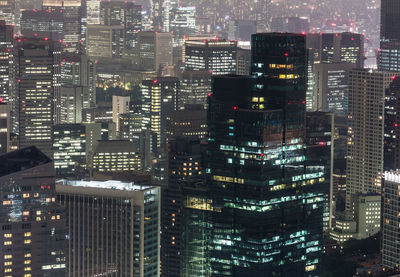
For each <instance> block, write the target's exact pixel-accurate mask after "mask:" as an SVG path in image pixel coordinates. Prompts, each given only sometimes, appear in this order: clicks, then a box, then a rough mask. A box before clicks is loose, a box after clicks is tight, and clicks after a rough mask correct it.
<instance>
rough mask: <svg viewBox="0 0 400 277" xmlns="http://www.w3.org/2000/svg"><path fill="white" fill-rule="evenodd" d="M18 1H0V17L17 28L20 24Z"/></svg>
mask: <svg viewBox="0 0 400 277" xmlns="http://www.w3.org/2000/svg"><path fill="white" fill-rule="evenodd" d="M19 4H20V3H19V2H18V1H15V0H6V1H2V2H1V3H0V18H1V19H2V20H4V21H5V22H6V24H7V25H10V26H15V28H16V30H19V26H20V17H21V12H20V8H19V7H20V5H19Z"/></svg>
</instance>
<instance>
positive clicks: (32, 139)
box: [17, 39, 61, 157]
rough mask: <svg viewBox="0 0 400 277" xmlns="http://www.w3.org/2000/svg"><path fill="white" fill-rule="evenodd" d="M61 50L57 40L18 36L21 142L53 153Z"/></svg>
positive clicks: (25, 145) (49, 153)
mask: <svg viewBox="0 0 400 277" xmlns="http://www.w3.org/2000/svg"><path fill="white" fill-rule="evenodd" d="M60 63H61V50H60V46H59V44H58V43H57V42H51V41H49V40H44V39H18V44H17V80H18V83H17V91H18V97H19V104H18V106H19V146H20V148H24V147H27V146H31V145H35V146H36V147H37V148H38V149H39V150H40V151H42V152H43V153H45V154H46V155H48V156H50V157H52V156H53V155H52V150H53V149H52V146H53V141H52V127H53V124H54V99H55V95H58V92H59V90H60V75H61V74H60Z"/></svg>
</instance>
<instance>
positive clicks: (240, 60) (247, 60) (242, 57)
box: [236, 48, 251, 75]
mask: <svg viewBox="0 0 400 277" xmlns="http://www.w3.org/2000/svg"><path fill="white" fill-rule="evenodd" d="M250 67H251V51H250V50H248V49H242V48H238V50H237V62H236V74H237V75H250Z"/></svg>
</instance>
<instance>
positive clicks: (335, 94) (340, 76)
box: [312, 63, 355, 116]
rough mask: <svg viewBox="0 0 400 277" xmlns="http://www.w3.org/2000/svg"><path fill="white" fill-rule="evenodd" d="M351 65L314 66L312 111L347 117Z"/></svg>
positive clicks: (325, 64) (352, 66)
mask: <svg viewBox="0 0 400 277" xmlns="http://www.w3.org/2000/svg"><path fill="white" fill-rule="evenodd" d="M354 67H355V65H354V64H351V63H318V64H315V65H314V76H313V79H314V90H313V101H312V103H313V110H314V111H321V112H332V113H335V114H336V115H344V116H346V115H347V111H348V98H349V71H350V69H352V68H354Z"/></svg>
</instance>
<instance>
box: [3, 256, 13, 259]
mask: <svg viewBox="0 0 400 277" xmlns="http://www.w3.org/2000/svg"><path fill="white" fill-rule="evenodd" d="M8 259H12V255H4V260H8Z"/></svg>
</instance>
